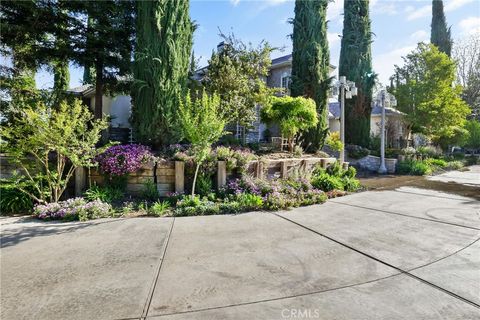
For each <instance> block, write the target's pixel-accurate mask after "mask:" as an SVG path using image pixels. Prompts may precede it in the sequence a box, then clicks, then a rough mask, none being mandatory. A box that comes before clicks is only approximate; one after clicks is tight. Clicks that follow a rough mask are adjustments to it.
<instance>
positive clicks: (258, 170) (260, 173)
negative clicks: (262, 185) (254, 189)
mask: <svg viewBox="0 0 480 320" xmlns="http://www.w3.org/2000/svg"><path fill="white" fill-rule="evenodd" d="M256 177H257V178H258V179H263V163H262V162H261V161H260V160H258V161H257V168H256Z"/></svg>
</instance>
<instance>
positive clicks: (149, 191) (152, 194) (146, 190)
mask: <svg viewBox="0 0 480 320" xmlns="http://www.w3.org/2000/svg"><path fill="white" fill-rule="evenodd" d="M158 196H159V195H158V189H157V185H156V184H155V182H153V180H147V181H146V182H145V183H144V184H143V188H142V197H143V198H144V199H147V200H151V201H154V200H156V199H158Z"/></svg>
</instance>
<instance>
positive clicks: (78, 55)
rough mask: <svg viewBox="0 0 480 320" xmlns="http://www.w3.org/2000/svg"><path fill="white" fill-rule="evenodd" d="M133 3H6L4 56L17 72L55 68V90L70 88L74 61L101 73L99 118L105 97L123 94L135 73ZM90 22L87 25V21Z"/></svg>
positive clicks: (50, 0) (110, 0)
mask: <svg viewBox="0 0 480 320" xmlns="http://www.w3.org/2000/svg"><path fill="white" fill-rule="evenodd" d="M133 4H134V1H133V0H103V1H65V0H42V1H37V0H29V1H5V2H2V6H1V7H0V8H1V13H0V14H1V16H2V20H1V23H2V25H1V29H2V32H1V33H0V40H1V43H2V54H5V55H6V56H10V57H12V60H13V61H14V67H15V69H16V70H23V71H25V70H27V69H28V70H32V73H35V71H36V70H37V69H38V68H39V67H40V66H50V67H51V68H52V70H53V73H54V80H55V81H54V89H56V90H57V91H61V90H64V89H65V88H66V87H68V82H69V81H68V80H69V79H68V78H69V77H68V62H69V61H73V62H75V63H77V64H79V65H82V66H87V65H88V66H91V67H92V68H94V70H95V81H92V82H94V83H95V86H96V95H95V115H96V117H97V118H101V117H102V96H103V95H104V94H105V93H106V92H113V91H122V90H124V88H122V85H123V84H124V83H123V81H119V78H121V77H126V76H128V75H129V74H130V71H131V53H132V47H133V39H134V26H133V21H134V17H135V12H134V6H133ZM86 17H88V23H87V25H85V18H86Z"/></svg>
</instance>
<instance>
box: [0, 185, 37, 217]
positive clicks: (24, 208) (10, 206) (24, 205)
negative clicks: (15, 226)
mask: <svg viewBox="0 0 480 320" xmlns="http://www.w3.org/2000/svg"><path fill="white" fill-rule="evenodd" d="M32 209H33V201H32V199H31V197H30V196H29V195H27V194H26V193H25V192H22V191H20V190H18V189H16V188H14V187H11V186H2V187H1V188H0V214H2V215H3V214H14V213H26V212H29V211H31V210H32Z"/></svg>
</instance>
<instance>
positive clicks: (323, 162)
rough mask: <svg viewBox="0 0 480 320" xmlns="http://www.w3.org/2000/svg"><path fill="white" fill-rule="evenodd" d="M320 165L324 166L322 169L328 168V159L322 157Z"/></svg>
mask: <svg viewBox="0 0 480 320" xmlns="http://www.w3.org/2000/svg"><path fill="white" fill-rule="evenodd" d="M320 166H321V167H322V169H327V159H325V158H322V159H320Z"/></svg>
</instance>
